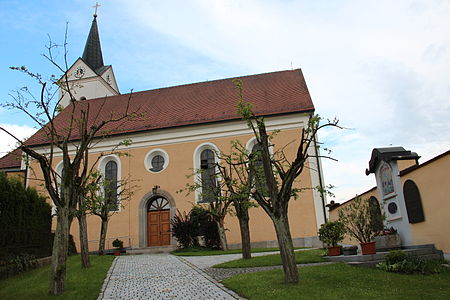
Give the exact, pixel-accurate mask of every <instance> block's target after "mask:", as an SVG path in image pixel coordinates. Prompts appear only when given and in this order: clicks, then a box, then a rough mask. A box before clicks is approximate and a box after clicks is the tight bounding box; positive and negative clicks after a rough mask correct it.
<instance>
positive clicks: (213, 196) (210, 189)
mask: <svg viewBox="0 0 450 300" xmlns="http://www.w3.org/2000/svg"><path fill="white" fill-rule="evenodd" d="M215 164H216V160H215V155H214V151H212V150H210V149H205V150H203V151H202V152H201V154H200V172H201V179H202V181H201V187H202V197H201V201H200V202H212V201H216V200H217V195H218V191H217V176H216V175H217V174H216V166H215Z"/></svg>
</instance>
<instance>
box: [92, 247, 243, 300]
mask: <svg viewBox="0 0 450 300" xmlns="http://www.w3.org/2000/svg"><path fill="white" fill-rule="evenodd" d="M98 299H103V300H109V299H127V300H128V299H158V300H163V299H199V300H200V299H211V300H216V299H217V300H219V299H221V300H222V299H223V300H228V299H242V298H239V296H238V295H236V294H235V293H233V292H232V291H229V290H227V289H226V288H224V287H223V286H222V285H221V284H219V283H217V282H216V281H215V280H214V279H212V278H210V277H209V276H208V275H206V274H205V273H204V272H202V271H201V270H199V269H198V268H197V267H195V266H193V265H191V264H189V263H186V262H185V261H183V260H180V259H178V258H177V257H175V256H172V255H167V254H154V255H130V256H128V255H127V256H120V257H117V258H116V259H115V260H114V263H113V265H112V266H111V269H110V271H109V272H108V275H107V278H106V280H105V283H104V285H103V289H102V293H101V294H100V296H99V298H98Z"/></svg>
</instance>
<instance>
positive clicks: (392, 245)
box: [375, 234, 402, 251]
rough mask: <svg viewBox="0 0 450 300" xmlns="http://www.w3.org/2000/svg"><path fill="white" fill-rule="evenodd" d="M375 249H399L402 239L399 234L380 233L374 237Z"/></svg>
mask: <svg viewBox="0 0 450 300" xmlns="http://www.w3.org/2000/svg"><path fill="white" fill-rule="evenodd" d="M375 242H376V248H377V251H388V250H394V249H400V248H401V246H402V241H401V240H400V235H399V234H389V235H380V236H376V237H375Z"/></svg>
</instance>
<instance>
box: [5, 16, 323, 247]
mask: <svg viewBox="0 0 450 300" xmlns="http://www.w3.org/2000/svg"><path fill="white" fill-rule="evenodd" d="M66 76H67V82H66V83H65V84H62V86H61V89H60V99H62V100H61V106H62V107H64V108H65V110H63V111H62V112H60V113H59V114H58V115H57V116H56V118H55V119H54V121H55V122H56V123H58V122H60V123H61V124H64V119H65V118H67V116H68V114H69V113H68V109H70V107H71V105H72V104H71V103H70V102H71V101H70V99H71V97H70V95H69V94H68V92H69V90H70V92H71V93H72V95H73V97H74V98H75V99H76V100H77V101H84V102H86V103H89V105H90V110H91V111H92V112H97V115H98V116H100V117H103V118H107V117H108V116H110V115H111V114H113V113H114V112H121V111H125V109H130V111H137V112H138V113H139V114H140V115H141V116H142V117H141V118H140V119H139V120H134V121H133V120H131V121H124V122H123V123H121V124H120V126H114V127H107V128H106V130H108V134H107V136H106V137H101V138H100V137H99V138H98V140H97V142H96V143H95V145H94V146H93V148H92V149H91V150H90V152H89V153H90V154H89V155H90V160H89V161H91V162H94V161H96V159H97V158H98V157H100V156H101V157H100V159H99V160H98V163H97V165H96V168H97V169H98V171H99V172H100V173H102V174H104V176H105V178H109V179H111V180H114V181H120V180H122V179H125V178H126V179H127V180H129V181H131V182H133V184H132V185H133V186H134V187H133V193H132V194H131V196H128V197H127V196H124V195H120V192H119V191H117V193H116V195H117V197H118V199H117V200H118V201H120V202H121V205H119V206H118V207H117V212H116V213H115V214H114V215H113V216H112V217H111V219H110V222H109V226H108V233H107V243H106V248H112V245H111V242H112V241H113V240H115V239H116V238H118V239H120V240H123V241H124V246H125V247H130V248H132V249H142V248H147V247H161V246H171V247H174V246H176V245H177V241H176V239H175V238H174V237H173V236H172V234H171V232H170V219H171V217H173V216H174V215H175V214H176V213H177V211H180V212H189V211H190V210H191V208H192V206H193V205H195V204H197V203H201V202H205V200H207V199H203V198H204V197H205V195H204V194H202V193H201V192H196V193H191V194H189V195H186V193H177V191H179V190H180V189H183V188H184V187H185V186H186V184H193V183H194V180H195V178H194V177H195V176H194V177H192V176H191V177H189V175H190V174H192V173H193V171H195V170H199V169H205V168H206V169H207V168H210V167H211V166H214V164H215V163H216V162H218V159H219V158H218V157H217V153H221V152H222V153H229V151H230V148H231V142H232V141H235V140H238V141H240V142H241V143H242V144H243V145H245V146H246V148H247V150H248V151H252V149H253V147H254V145H255V138H254V134H253V132H252V131H251V130H250V129H249V128H248V127H247V124H246V122H245V121H243V120H242V119H241V118H240V116H239V115H238V114H237V112H236V104H237V102H238V101H239V96H238V93H237V91H236V88H235V86H234V84H233V82H232V79H233V78H229V79H221V80H213V81H206V82H199V83H193V84H185V85H180V86H173V87H165V88H159V89H153V90H148V91H141V92H134V93H132V94H121V93H120V92H119V87H118V84H117V82H116V78H115V76H114V72H113V68H112V66H111V65H105V64H104V62H103V56H102V50H101V45H100V39H99V31H98V26H97V16H96V15H94V19H93V21H92V25H91V28H90V32H89V35H88V38H87V41H86V45H85V48H84V52H83V55H82V56H81V57H80V58H78V59H77V60H76V61H75V62H74V63H73V65H72V66H71V67H70V68H69V70H68V71H67V73H66ZM238 78H239V79H240V80H242V83H243V89H244V90H243V92H244V99H245V100H246V101H248V102H251V103H252V105H253V110H254V112H255V114H256V115H259V116H264V117H265V122H266V126H267V129H268V130H269V131H273V130H279V131H280V132H279V133H278V134H277V135H276V136H275V138H274V140H273V143H274V145H275V146H274V147H275V150H276V149H277V148H278V149H281V147H285V149H284V152H285V154H286V155H287V157H288V158H289V157H290V158H291V159H293V157H294V155H295V153H296V146H297V145H298V142H299V139H300V134H301V130H302V129H303V128H306V126H307V124H308V119H309V117H310V116H311V115H312V114H313V113H314V105H313V102H312V100H311V96H310V94H309V91H308V88H307V85H306V82H305V79H304V77H303V74H302V71H301V70H300V69H295V70H287V71H279V72H272V73H264V74H257V75H250V76H242V77H238ZM123 140H131V144H129V145H128V144H127V145H120V143H121V141H123ZM74 143H75V144H76V141H74ZM27 144H28V145H32V146H33V149H35V150H36V151H41V152H42V153H44V152H45V151H48V140H47V139H46V137H45V135H43V134H42V133H41V132H40V131H38V132H37V133H36V134H35V135H33V136H32V137H31V138H29V139H28V141H27ZM114 147H118V148H117V151H120V152H122V153H126V154H127V155H123V156H121V155H116V154H110V155H104V154H105V153H108V152H111V151H112V149H113V148H114ZM311 148H312V149H311V151H315V147H311ZM11 155H15V156H16V157H17V156H18V155H19V156H20V153H19V154H18V153H17V151H16V152H14V153H11V154H8V155H6V156H5V157H3V158H1V159H0V167H1V169H3V170H5V171H8V170H9V171H11V172H12V171H14V172H16V173H17V172H19V173H20V172H23V174H24V176H25V178H26V180H25V181H26V185H27V186H31V187H35V188H36V189H38V191H40V192H41V193H42V194H46V192H45V189H44V188H43V187H42V186H41V181H39V178H42V172H41V170H40V167H39V165H38V163H37V162H36V161H31V162H30V165H29V166H25V163H24V162H23V161H22V162H21V163H18V162H17V160H14V159H11ZM54 157H55V159H54V160H55V162H54V167H55V168H56V170H62V164H61V160H62V158H61V155H60V154H59V153H56V154H55V156H54ZM307 166H308V167H307V168H305V170H304V172H303V173H302V174H301V176H300V177H299V178H298V179H297V180H296V182H295V187H298V188H305V189H302V192H301V193H300V195H299V197H298V199H292V201H291V202H290V205H289V221H290V227H291V234H292V237H293V240H294V245H295V246H316V245H321V243H320V242H319V241H318V239H317V231H318V228H319V227H320V225H321V224H322V223H324V222H325V220H326V219H327V213H328V212H327V210H326V208H325V204H326V199H325V198H324V197H325V196H324V195H323V194H321V193H319V192H318V191H317V190H315V189H314V187H317V186H324V183H323V176H322V171H321V163H320V159H319V158H317V157H315V156H311V157H309V159H308V162H307ZM8 167H10V168H8ZM1 169H0V170H1ZM16 173H15V174H16ZM200 180H201V179H200ZM49 201H50V200H49ZM74 223H76V220H74ZM225 227H226V229H227V231H226V235H227V240H228V243H229V244H230V246H232V247H233V246H234V247H239V244H240V232H239V224H238V220H237V218H236V217H235V216H233V215H231V214H230V215H228V216H227V217H226V218H225ZM151 228H152V230H150V229H151ZM155 228H156V230H154V229H155ZM77 231H78V225H76V224H73V225H72V226H71V233H72V234H73V235H74V238H75V241H77V240H78V232H77ZM99 235H100V219H99V218H98V217H97V216H89V217H88V239H89V250H90V251H95V250H97V247H98V240H99ZM250 235H251V241H252V244H253V246H258V247H274V246H277V242H276V234H275V230H274V228H273V224H272V222H271V220H270V218H269V217H268V216H267V215H266V213H265V212H264V211H263V209H262V208H260V207H257V208H251V209H250Z"/></svg>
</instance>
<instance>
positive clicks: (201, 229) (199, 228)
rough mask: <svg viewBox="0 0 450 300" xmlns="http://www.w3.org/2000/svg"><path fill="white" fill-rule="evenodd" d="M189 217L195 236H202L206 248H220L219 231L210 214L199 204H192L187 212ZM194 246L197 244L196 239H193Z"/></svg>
mask: <svg viewBox="0 0 450 300" xmlns="http://www.w3.org/2000/svg"><path fill="white" fill-rule="evenodd" d="M189 218H190V220H191V222H192V224H193V226H194V229H193V230H194V234H195V236H203V237H204V239H205V246H206V247H207V248H210V249H220V237H219V231H218V229H217V224H216V222H214V221H213V219H212V217H211V214H210V213H209V212H208V211H207V210H206V209H204V208H203V207H201V206H194V207H192V209H191V212H190V213H189ZM194 246H198V243H197V239H195V240H194Z"/></svg>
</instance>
